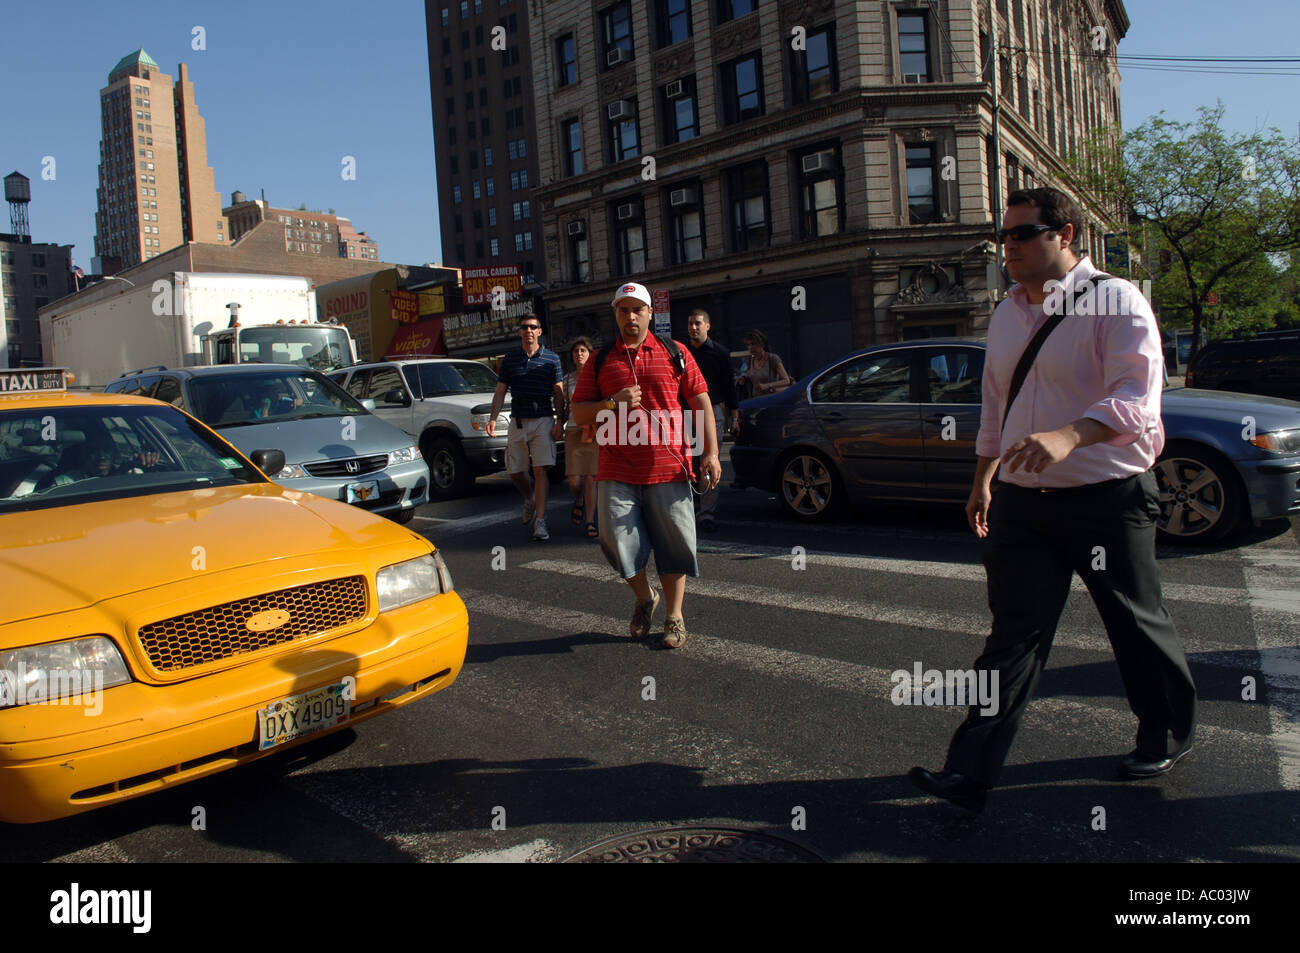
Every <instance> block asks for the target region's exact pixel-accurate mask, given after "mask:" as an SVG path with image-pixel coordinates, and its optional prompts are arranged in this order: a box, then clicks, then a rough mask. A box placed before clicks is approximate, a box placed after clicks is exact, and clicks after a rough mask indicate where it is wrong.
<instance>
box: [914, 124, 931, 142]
mask: <svg viewBox="0 0 1300 953" xmlns="http://www.w3.org/2000/svg"><path fill="white" fill-rule="evenodd" d="M916 137H917V138H918V139H920V140H921V141H922V142H929V141H931V140H932V139H933V138H934V133H932V132H931V131H930V129H929V127H928V126H922V127H921V128H920V129H918V130H917V131H916Z"/></svg>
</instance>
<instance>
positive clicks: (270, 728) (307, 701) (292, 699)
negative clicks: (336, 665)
mask: <svg viewBox="0 0 1300 953" xmlns="http://www.w3.org/2000/svg"><path fill="white" fill-rule="evenodd" d="M343 689H344V686H343V684H342V683H339V684H337V685H326V686H325V687H324V688H317V689H316V690H314V691H310V692H303V693H302V694H301V695H290V696H289V697H288V698H285V699H282V700H280V701H278V702H275V703H274V704H271V705H267V706H266V707H265V708H263V709H262V710H261V711H259V712H258V713H257V742H258V747H259V749H260V750H262V751H265V750H266V749H267V748H274V747H275V746H276V745H282V744H287V743H288V742H290V741H293V740H295V739H296V738H302V737H305V736H306V735H312V734H315V733H316V732H318V731H324V730H325V729H326V728H334V727H337V726H338V725H342V724H344V723H345V722H347V720H348V719H349V718H350V717H351V716H352V699H351V697H350V696H349V695H348V693H347V692H345V691H344V690H343Z"/></svg>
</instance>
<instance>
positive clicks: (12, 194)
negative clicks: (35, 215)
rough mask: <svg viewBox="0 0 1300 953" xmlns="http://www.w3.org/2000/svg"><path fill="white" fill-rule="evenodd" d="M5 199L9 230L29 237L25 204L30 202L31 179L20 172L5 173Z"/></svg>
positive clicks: (29, 231) (23, 236) (21, 236)
mask: <svg viewBox="0 0 1300 953" xmlns="http://www.w3.org/2000/svg"><path fill="white" fill-rule="evenodd" d="M5 201H6V202H8V203H9V230H10V231H11V232H13V233H14V234H15V235H17V236H19V238H31V236H32V232H31V226H30V225H29V224H28V223H27V206H28V205H30V204H31V202H32V180H31V179H29V178H27V176H25V175H23V174H22V173H21V172H10V173H9V174H8V175H6V176H5Z"/></svg>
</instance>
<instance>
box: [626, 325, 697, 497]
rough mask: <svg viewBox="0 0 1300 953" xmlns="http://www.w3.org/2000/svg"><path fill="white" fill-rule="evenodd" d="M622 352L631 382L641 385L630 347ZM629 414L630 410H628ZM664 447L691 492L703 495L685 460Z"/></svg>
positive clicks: (666, 446)
mask: <svg viewBox="0 0 1300 953" xmlns="http://www.w3.org/2000/svg"><path fill="white" fill-rule="evenodd" d="M624 353H625V354H627V366H628V369H629V370H630V371H631V372H632V383H633V384H635V385H636V386H637V387H640V386H641V382H640V381H639V380H637V376H636V364H635V363H633V361H632V354H631V350H630V349H625V350H624ZM680 386H681V385H680V384H679V385H678V388H679V389H680ZM635 409H637V410H641V408H639V407H638V408H635ZM629 416H630V412H629ZM647 420H648V415H647ZM664 448H665V449H666V450H667V451H668V452H669V453H671V454H672V455H673V458H674V459H676V460H677V462H678V463H679V464H681V467H682V472H684V473H685V474H686V485H687V486H688V487H690V488H691V492H692V493H694V494H695V495H696V496H703V495H704V492H703V491H702V490H697V489H696V488H695V481H694V480H692V479H691V468H690V467H688V466H687V465H686V460H685V459H684V458H683V457H679V456H677V451H676V450H674V449H673V448H672V447H670V446H668V445H667V444H664ZM701 462H703V461H702V460H701Z"/></svg>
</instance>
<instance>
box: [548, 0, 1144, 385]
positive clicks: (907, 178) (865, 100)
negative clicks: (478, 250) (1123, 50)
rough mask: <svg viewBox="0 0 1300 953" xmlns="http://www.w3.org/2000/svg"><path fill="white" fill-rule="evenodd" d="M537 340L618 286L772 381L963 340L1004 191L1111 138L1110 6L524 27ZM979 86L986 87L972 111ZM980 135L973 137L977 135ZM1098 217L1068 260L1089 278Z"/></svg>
mask: <svg viewBox="0 0 1300 953" xmlns="http://www.w3.org/2000/svg"><path fill="white" fill-rule="evenodd" d="M528 16H529V33H530V37H531V43H532V62H533V64H534V76H533V83H534V87H535V91H536V93H535V116H534V119H535V123H536V127H537V148H536V153H537V156H538V163H539V165H540V179H541V181H540V184H539V185H538V187H537V188H535V189H534V196H535V199H536V202H537V205H538V206H539V210H540V216H541V233H542V241H543V243H544V252H545V260H546V274H547V291H546V294H545V303H546V312H547V320H548V323H549V325H550V340H551V342H552V345H553V346H558V347H562V346H563V343H564V341H566V340H567V339H568V338H570V337H572V336H574V335H576V334H580V333H581V334H589V335H595V336H597V337H601V338H605V339H608V337H609V336H610V335H611V334H612V332H613V322H612V316H611V310H610V307H609V299H610V297H611V294H612V292H613V290H614V288H615V287H616V286H617V284H618V283H619V282H620V281H622V280H635V281H639V282H642V283H644V284H646V285H647V286H648V287H650V288H651V289H652V290H667V291H668V292H670V302H671V304H670V307H671V315H672V326H673V331H674V334H675V335H676V336H678V337H684V336H685V316H686V313H687V312H688V311H689V310H690V309H691V308H693V307H704V308H705V309H707V310H708V311H709V312H710V314H711V316H712V321H713V332H714V336H715V337H717V338H719V339H720V340H722V341H723V342H724V343H725V344H727V345H728V346H729V347H732V348H733V349H739V348H740V347H741V346H742V340H743V336H744V333H745V331H746V330H748V329H749V328H758V329H760V330H762V331H763V332H764V333H766V334H767V336H768V338H769V340H770V342H771V345H772V348H773V350H775V351H777V352H778V353H779V354H781V355H782V357H783V358H784V359H785V360H786V362H787V364H788V365H789V366H790V367H791V369H792V371H793V372H795V373H799V374H801V373H805V372H808V371H811V370H814V369H816V368H817V367H819V366H821V365H822V364H823V363H825V362H827V361H830V360H832V359H834V358H835V357H837V356H839V355H841V354H843V353H844V352H846V351H848V350H850V349H851V348H853V347H857V346H864V345H868V344H873V343H880V342H886V341H894V340H900V339H906V338H912V337H923V336H938V335H946V334H969V333H975V334H978V333H981V331H982V330H983V329H984V328H985V327H986V326H987V321H988V317H989V315H990V314H991V313H992V308H993V305H994V303H995V298H996V296H997V294H998V289H997V284H998V283H997V280H996V279H997V270H996V259H995V255H994V249H993V245H992V243H991V241H990V239H991V237H992V233H993V223H994V221H995V219H996V217H997V214H998V209H999V208H1000V206H1001V204H1002V203H1003V202H1004V201H1005V197H1006V194H1007V192H1008V191H1009V190H1011V189H1014V188H1018V187H1023V186H1034V185H1042V184H1052V185H1057V186H1059V187H1063V188H1066V189H1067V190H1070V191H1073V190H1072V189H1070V186H1069V175H1068V171H1067V168H1066V166H1065V164H1064V162H1063V156H1064V155H1065V154H1066V153H1068V152H1069V151H1070V150H1071V149H1072V148H1074V147H1076V146H1077V145H1079V144H1081V143H1082V141H1083V138H1084V134H1085V131H1086V130H1088V129H1091V128H1094V127H1098V126H1102V125H1106V124H1112V123H1114V124H1117V123H1118V122H1119V73H1118V69H1117V67H1116V65H1115V47H1116V45H1117V43H1118V42H1119V40H1120V39H1122V38H1123V36H1124V34H1125V32H1126V31H1127V29H1128V25H1129V21H1128V18H1127V14H1126V12H1125V10H1124V6H1123V3H1122V2H1120V0H983V2H978V0H862V2H845V0H841V2H832V0H759V2H755V0H651V2H636V3H632V2H627V0H624V2H615V3H609V2H596V3H592V2H581V0H547V2H538V0H534V2H531V3H530V4H529V11H528ZM995 75H996V76H997V77H998V80H999V88H998V90H997V91H996V95H995V90H994V88H993V78H994V76H995ZM995 113H996V119H997V121H996V124H995ZM1105 213H1106V210H1104V209H1097V208H1092V207H1090V208H1089V209H1088V217H1089V220H1088V222H1087V225H1086V227H1085V234H1084V236H1083V242H1084V245H1085V250H1087V251H1089V252H1091V253H1093V254H1094V257H1097V258H1098V260H1100V258H1099V252H1100V250H1101V246H1102V237H1103V235H1104V234H1105V233H1106V232H1107V231H1110V230H1112V229H1110V228H1109V227H1108V226H1106V225H1105V224H1104V216H1105Z"/></svg>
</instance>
